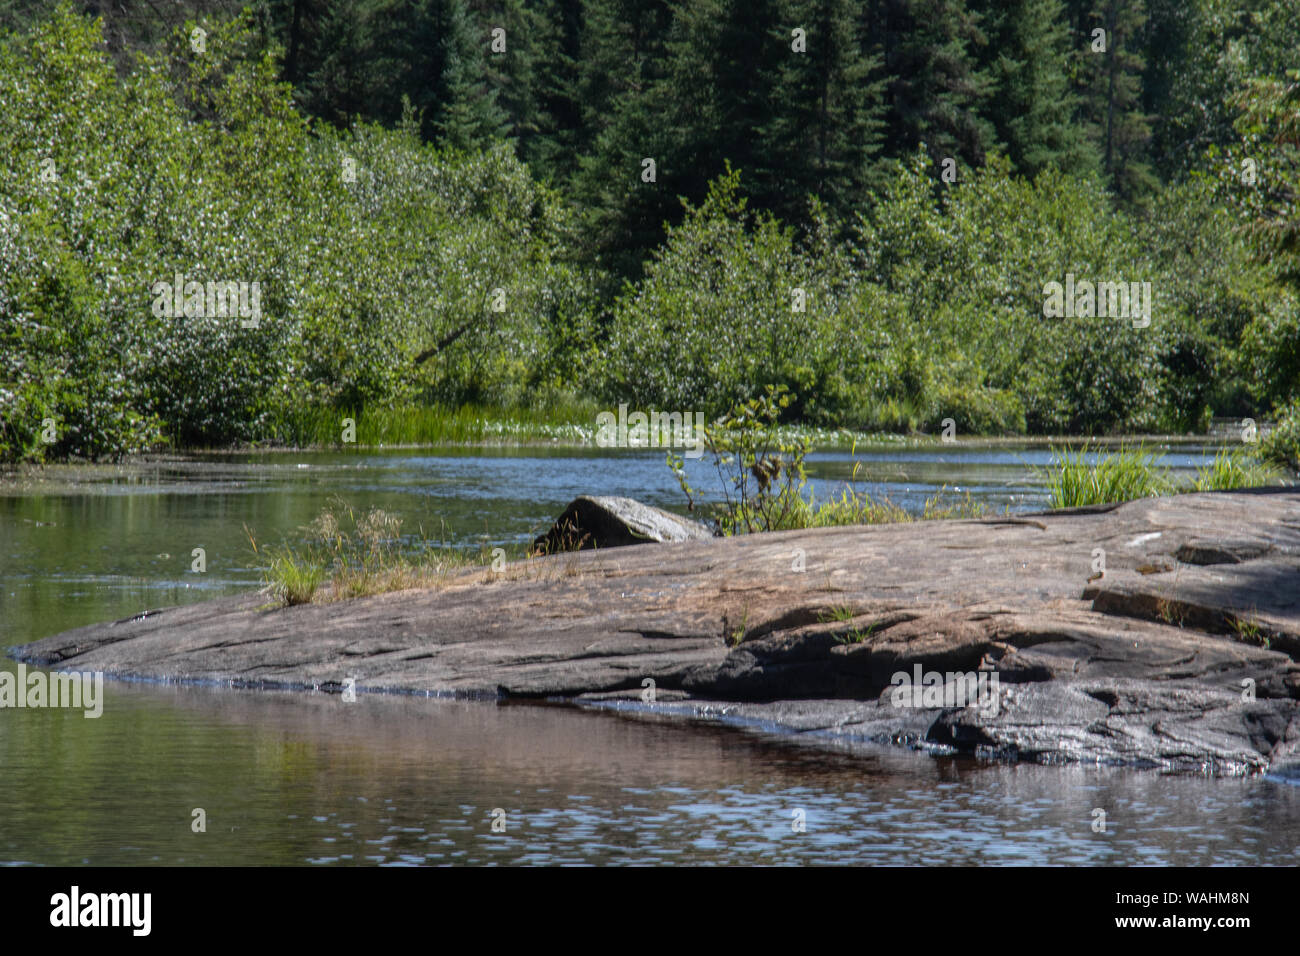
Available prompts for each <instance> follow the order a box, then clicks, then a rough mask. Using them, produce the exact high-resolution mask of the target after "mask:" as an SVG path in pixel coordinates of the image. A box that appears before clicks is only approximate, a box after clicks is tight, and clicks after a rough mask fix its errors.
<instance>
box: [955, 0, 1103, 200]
mask: <svg viewBox="0 0 1300 956" xmlns="http://www.w3.org/2000/svg"><path fill="white" fill-rule="evenodd" d="M975 8H976V9H977V11H978V12H979V13H980V15H981V17H982V18H983V23H984V31H985V33H986V35H987V37H988V41H989V42H988V44H987V45H986V46H985V47H984V51H985V53H984V56H983V58H982V66H983V68H984V69H985V71H986V72H987V74H988V77H989V80H990V83H991V95H990V97H989V100H988V102H989V106H988V113H989V119H990V121H991V122H992V124H993V127H994V129H995V131H996V133H997V137H998V139H999V140H1000V141H1001V142H1002V144H1003V145H1004V146H1005V147H1006V150H1007V154H1008V157H1009V158H1010V159H1011V161H1012V163H1013V164H1014V165H1015V167H1016V169H1018V170H1019V171H1020V172H1021V173H1024V174H1026V175H1029V176H1033V175H1035V174H1037V173H1038V172H1039V171H1040V170H1042V169H1043V168H1045V167H1047V166H1049V165H1051V166H1055V167H1057V168H1058V169H1062V170H1065V171H1067V172H1086V171H1088V170H1093V169H1096V168H1097V167H1098V166H1099V164H1100V159H1099V157H1098V155H1097V151H1096V149H1095V148H1094V146H1093V144H1092V143H1090V142H1089V141H1088V140H1087V138H1086V137H1085V136H1084V133H1083V130H1082V129H1081V128H1080V127H1079V126H1077V125H1076V124H1075V115H1076V113H1077V111H1078V108H1079V104H1078V96H1077V95H1076V93H1075V91H1074V89H1073V88H1072V86H1071V83H1070V71H1069V46H1068V44H1069V41H1070V36H1071V35H1070V32H1069V30H1068V29H1067V21H1066V17H1065V10H1064V7H1063V6H1062V4H1061V2H1060V0H980V2H979V3H978V4H977V5H976V7H975Z"/></svg>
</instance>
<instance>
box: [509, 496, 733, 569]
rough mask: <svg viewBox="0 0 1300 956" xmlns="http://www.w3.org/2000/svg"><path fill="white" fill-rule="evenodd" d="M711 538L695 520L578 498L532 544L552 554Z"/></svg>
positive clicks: (627, 501)
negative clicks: (549, 528) (548, 529)
mask: <svg viewBox="0 0 1300 956" xmlns="http://www.w3.org/2000/svg"><path fill="white" fill-rule="evenodd" d="M711 537H713V534H712V532H710V531H709V529H708V528H707V527H705V526H704V525H702V524H700V523H699V522H698V521H691V520H690V519H688V518H683V517H681V516H680V515H675V514H673V513H672V512H671V511H664V510H663V509H662V508H656V507H654V506H653V505H645V504H642V503H641V502H639V501H635V500H633V499H632V498H619V497H612V496H606V495H601V496H597V495H579V496H578V497H576V498H574V499H573V501H571V502H569V506H568V507H567V508H565V509H564V513H563V514H561V515H560V517H558V518H557V519H556V520H555V524H554V525H552V526H551V530H550V531H548V532H546V534H544V535H542V536H540V537H539V538H538V539H537V540H536V541H534V542H533V550H534V551H535V552H536V553H539V554H555V553H556V552H559V551H580V550H583V549H585V548H618V547H622V546H623V545H626V544H645V543H647V542H652V541H653V542H660V543H662V542H665V541H687V540H690V539H691V538H711Z"/></svg>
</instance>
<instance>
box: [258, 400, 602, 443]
mask: <svg viewBox="0 0 1300 956" xmlns="http://www.w3.org/2000/svg"><path fill="white" fill-rule="evenodd" d="M598 411H599V408H598V406H597V405H596V404H595V403H586V402H577V401H574V402H569V403H564V404H549V405H541V406H538V407H536V408H510V409H502V408H491V407H485V406H481V405H461V406H458V407H455V408H451V407H448V406H444V405H403V406H396V407H371V408H365V409H361V410H358V411H344V410H340V409H332V408H306V409H301V410H299V411H296V412H292V413H287V414H286V415H284V416H283V417H281V418H280V419H279V420H278V421H277V422H276V423H275V424H274V426H273V427H272V429H271V434H272V435H273V438H274V440H275V441H277V442H282V443H285V444H289V445H296V446H299V447H307V446H326V447H328V446H331V445H339V444H342V443H343V429H344V420H345V419H352V421H353V423H354V427H355V439H356V443H357V444H358V445H457V444H481V443H489V442H502V443H515V442H520V443H526V442H536V441H562V442H571V443H575V444H589V443H590V442H592V441H593V440H594V438H595V434H596V414H597V412H598Z"/></svg>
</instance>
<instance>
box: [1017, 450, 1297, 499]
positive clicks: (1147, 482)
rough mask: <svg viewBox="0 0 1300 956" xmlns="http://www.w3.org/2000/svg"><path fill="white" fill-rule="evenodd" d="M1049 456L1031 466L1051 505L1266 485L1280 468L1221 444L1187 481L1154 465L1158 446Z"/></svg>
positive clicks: (1277, 475) (1069, 452)
mask: <svg viewBox="0 0 1300 956" xmlns="http://www.w3.org/2000/svg"><path fill="white" fill-rule="evenodd" d="M1052 454H1053V461H1052V464H1051V465H1050V466H1048V467H1047V468H1040V469H1035V471H1036V473H1037V474H1038V475H1039V477H1040V478H1041V479H1042V480H1043V481H1044V483H1045V484H1046V485H1047V489H1048V494H1049V500H1050V503H1051V507H1053V508H1078V507H1082V506H1084V505H1101V504H1113V503H1115V502H1120V501H1136V500H1137V499H1139V498H1151V497H1155V496H1158V495H1168V494H1175V493H1178V492H1184V491H1229V490H1232V489H1235V488H1250V487H1257V486H1260V485H1267V484H1270V483H1271V482H1273V481H1276V480H1277V479H1278V477H1279V476H1280V472H1279V469H1278V468H1277V467H1275V466H1274V465H1272V464H1270V463H1269V462H1267V461H1265V460H1263V459H1261V458H1260V457H1259V456H1258V455H1257V454H1255V453H1253V452H1248V451H1237V450H1229V449H1223V450H1221V451H1220V452H1219V453H1218V454H1217V455H1215V457H1214V461H1213V462H1211V464H1210V465H1208V466H1207V467H1205V468H1201V469H1199V470H1198V471H1197V472H1196V476H1195V478H1194V479H1193V480H1192V481H1191V482H1190V483H1180V482H1179V481H1177V480H1176V479H1175V478H1174V476H1173V473H1172V472H1171V470H1170V469H1168V468H1165V467H1162V466H1160V465H1157V464H1156V462H1157V461H1158V459H1159V457H1160V453H1159V452H1158V451H1153V450H1149V449H1145V448H1120V449H1119V450H1118V451H1116V452H1112V453H1111V454H1109V455H1106V456H1105V457H1102V458H1098V459H1097V460H1096V461H1095V462H1090V461H1089V460H1088V458H1089V448H1088V446H1086V445H1085V446H1084V447H1083V448H1081V449H1079V450H1077V451H1071V450H1070V449H1068V448H1066V449H1060V450H1057V449H1055V448H1053V449H1052Z"/></svg>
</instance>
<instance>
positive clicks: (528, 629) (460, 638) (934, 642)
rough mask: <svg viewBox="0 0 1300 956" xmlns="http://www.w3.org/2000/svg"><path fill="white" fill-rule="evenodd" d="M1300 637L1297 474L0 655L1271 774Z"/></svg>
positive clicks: (253, 597)
mask: <svg viewBox="0 0 1300 956" xmlns="http://www.w3.org/2000/svg"><path fill="white" fill-rule="evenodd" d="M566 514H570V512H566ZM570 516H571V517H572V515H571V514H570ZM636 537H637V538H638V539H640V538H641V537H642V535H641V534H638V535H636ZM1298 654H1300V493H1297V492H1296V491H1294V490H1292V489H1267V490H1264V489H1260V490H1252V491H1241V492H1219V493H1209V494H1190V495H1179V496H1173V497H1167V498H1154V499H1146V500H1142V501H1136V502H1129V503H1126V504H1122V505H1117V506H1105V507H1097V508H1084V509H1074V510H1070V511H1061V512H1052V513H1044V514H1035V515H1014V516H1004V517H1000V518H989V519H982V520H969V521H936V522H924V523H919V522H918V523H910V524H898V525H881V526H874V527H846V528H822V529H815V530H808V531H792V532H781V533H775V534H764V535H751V536H742V537H737V538H729V539H727V538H709V537H706V536H703V535H695V534H693V533H692V534H688V535H687V536H686V537H685V539H684V540H677V541H669V542H667V543H656V544H646V545H637V546H632V547H614V548H609V547H606V548H597V549H595V550H585V551H580V552H573V553H563V554H554V555H551V556H548V557H538V558H534V559H531V560H528V561H524V562H518V563H515V564H509V565H506V567H505V569H504V570H503V571H493V570H490V569H474V570H469V571H466V572H464V573H462V574H459V575H455V576H452V577H451V578H449V579H448V581H447V583H446V585H445V586H444V587H441V588H438V589H435V590H421V591H404V592H395V593H391V594H384V595H378V596H375V597H370V598H362V599H357V600H352V601H347V602H339V603H333V604H329V603H326V604H313V605H305V606H297V607H287V608H278V607H277V608H271V607H268V606H267V598H266V597H265V596H263V595H260V594H249V595H241V596H237V597H231V598H225V599H221V600H217V601H211V602H207V603H203V604H196V605H190V606H185V607H175V608H167V609H163V610H160V611H151V612H149V613H147V614H142V615H139V616H137V617H134V618H130V619H126V620H123V621H117V622H113V623H105V624H96V625H92V626H89V627H83V628H79V629H77V630H73V631H69V632H66V633H64V634H59V635H55V636H53V637H49V638H46V639H44V640H41V641H37V642H34V643H32V644H27V645H23V646H21V647H19V648H16V649H15V650H14V651H13V655H14V656H15V657H16V658H17V659H18V660H21V661H24V662H27V663H32V664H41V665H46V666H51V667H56V668H60V669H71V670H80V671H103V672H104V673H106V674H108V675H110V676H114V677H120V678H143V679H152V680H166V681H181V682H184V681H199V682H205V683H206V682H220V683H223V684H232V685H236V686H245V687H267V688H312V689H324V690H340V691H341V690H343V689H344V688H345V686H348V687H350V686H351V683H350V682H355V687H356V689H357V690H358V691H360V692H366V691H372V692H388V693H418V694H437V695H454V696H463V697H488V698H493V699H500V698H508V699H521V698H522V699H562V700H565V701H568V702H571V703H573V704H576V705H578V706H584V707H596V708H617V709H621V710H626V709H632V710H635V711H636V712H638V713H645V714H657V715H662V716H664V717H667V718H671V719H682V720H696V719H724V720H726V721H728V722H731V723H734V724H736V725H737V726H751V727H755V728H761V729H763V730H764V731H765V732H775V733H779V734H784V735H789V736H792V737H797V738H798V739H801V740H806V741H808V742H812V743H815V744H817V745H819V746H831V747H837V746H841V745H843V744H844V743H846V742H849V743H851V742H864V741H870V742H877V743H893V744H898V745H903V746H911V747H920V748H923V749H929V750H933V751H936V752H942V753H961V754H973V755H977V756H981V757H988V758H991V759H1004V760H1014V759H1019V760H1031V761H1036V762H1042V763H1057V762H1073V761H1084V762H1099V763H1107V764H1122V765H1130V766H1135V767H1152V768H1160V769H1163V770H1167V771H1182V772H1198V773H1215V774H1237V773H1250V772H1260V771H1265V770H1267V771H1270V772H1274V773H1279V774H1284V775H1293V774H1296V773H1297V771H1298V770H1300V664H1297V655H1298ZM904 678H905V679H904Z"/></svg>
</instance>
